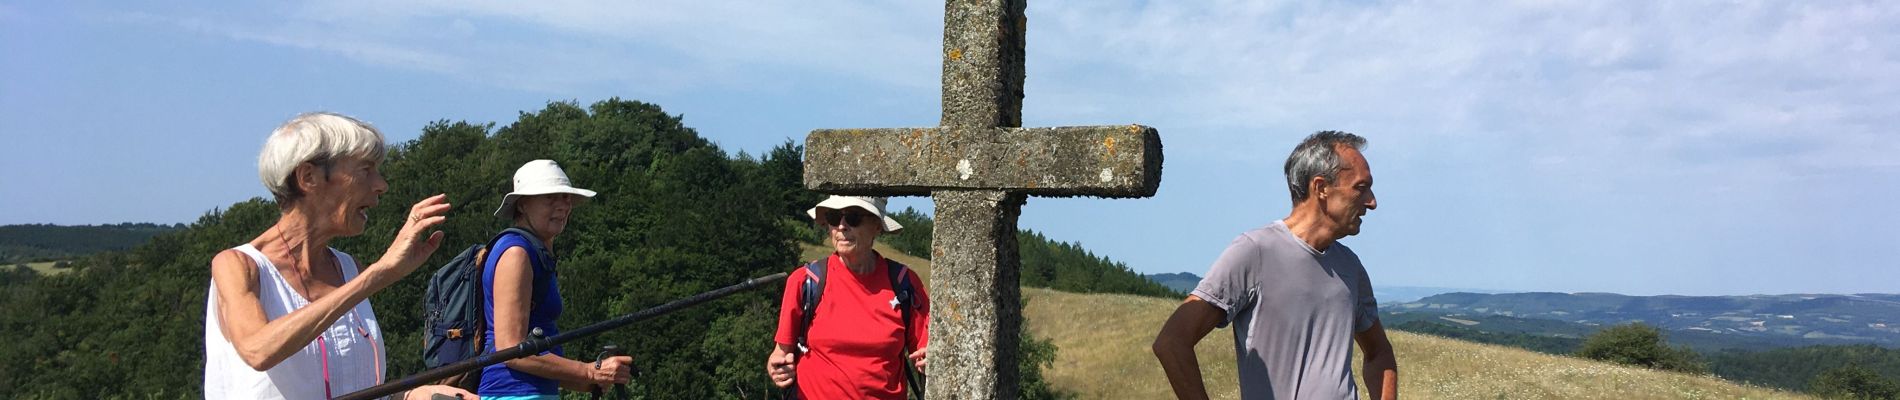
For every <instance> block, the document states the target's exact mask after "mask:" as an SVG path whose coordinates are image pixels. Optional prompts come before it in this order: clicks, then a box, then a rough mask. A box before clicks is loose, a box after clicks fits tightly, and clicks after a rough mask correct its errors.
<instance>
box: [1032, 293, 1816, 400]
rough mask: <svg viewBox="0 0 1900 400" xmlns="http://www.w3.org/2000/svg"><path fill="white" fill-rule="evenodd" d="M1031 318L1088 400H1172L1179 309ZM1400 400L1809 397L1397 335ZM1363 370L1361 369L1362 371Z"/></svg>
mask: <svg viewBox="0 0 1900 400" xmlns="http://www.w3.org/2000/svg"><path fill="white" fill-rule="evenodd" d="M1023 293H1024V296H1025V297H1027V298H1028V304H1027V306H1026V307H1025V310H1024V314H1025V315H1024V318H1025V319H1026V320H1027V321H1028V322H1027V325H1028V328H1029V329H1030V331H1031V333H1033V334H1034V335H1035V336H1036V337H1041V338H1050V339H1052V340H1054V342H1055V344H1056V347H1057V348H1059V349H1060V352H1059V353H1058V354H1057V358H1056V365H1055V367H1054V368H1050V369H1049V370H1047V371H1044V376H1045V377H1046V378H1047V379H1048V380H1049V381H1050V383H1052V384H1053V385H1055V386H1056V387H1057V388H1059V389H1063V390H1067V391H1070V392H1072V393H1076V394H1078V395H1079V397H1081V398H1132V399H1148V398H1170V397H1172V393H1171V392H1169V389H1168V385H1167V380H1166V378H1165V377H1163V375H1162V373H1161V367H1160V365H1159V364H1156V363H1155V361H1154V356H1153V355H1152V354H1151V353H1150V352H1149V350H1148V344H1149V343H1150V342H1151V341H1152V340H1153V338H1154V332H1155V331H1156V330H1158V329H1159V328H1160V326H1161V322H1162V321H1163V320H1166V319H1167V317H1168V314H1169V313H1171V312H1173V310H1174V306H1175V304H1176V302H1175V301H1174V300H1168V299H1157V298H1149V297H1139V296H1127V295H1108V294H1076V293H1066V292H1059V291H1053V290H1046V289H1030V288H1025V289H1023ZM1391 338H1392V343H1393V347H1394V348H1395V349H1396V351H1397V352H1398V359H1399V365H1400V367H1399V371H1400V372H1399V377H1400V379H1399V382H1400V386H1399V393H1400V394H1402V395H1404V396H1405V398H1411V399H1475V398H1486V399H1489V398H1501V399H1540V398H1542V399H1740V398H1747V399H1770V398H1773V399H1800V398H1808V397H1806V396H1803V395H1799V394H1793V393H1787V392H1778V391H1774V390H1769V389H1764V388H1758V387H1747V386H1742V385H1736V384H1733V383H1729V382H1726V381H1722V380H1720V379H1716V378H1713V377H1702V376H1690V375H1683V374H1675V373H1665V372H1658V371H1650V370H1644V369H1636V368H1626V367H1618V366H1614V365H1610V364H1604V363H1598V362H1592V361H1585V360H1580V359H1575V358H1569V357H1559V356H1552V355H1547V354H1540V353H1534V352H1530V351H1525V350H1519V349H1514V348H1509V347H1502V346H1492V345H1483V344H1476V343H1471V342H1463V341H1457V340H1451V339H1445V338H1440V337H1436V336H1429V335H1420V334H1413V333H1408V332H1402V331H1392V332H1391ZM1195 350H1196V353H1197V354H1199V355H1200V358H1201V364H1202V368H1201V371H1202V373H1203V374H1205V375H1206V376H1205V379H1206V381H1207V382H1208V386H1209V387H1210V392H1211V394H1213V395H1214V397H1215V398H1227V399H1232V398H1238V393H1237V391H1238V390H1239V389H1238V388H1237V387H1236V386H1235V384H1234V383H1233V382H1235V377H1234V357H1233V331H1231V330H1228V329H1220V330H1215V331H1214V332H1213V333H1211V334H1209V335H1208V338H1207V340H1204V341H1202V343H1201V345H1200V346H1199V347H1197V348H1196V349H1195ZM1355 364H1356V363H1355Z"/></svg>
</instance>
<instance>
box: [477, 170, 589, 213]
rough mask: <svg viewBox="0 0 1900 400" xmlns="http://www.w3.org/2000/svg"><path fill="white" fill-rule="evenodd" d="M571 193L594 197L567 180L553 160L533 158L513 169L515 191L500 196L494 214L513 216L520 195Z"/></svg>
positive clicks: (564, 172)
mask: <svg viewBox="0 0 1900 400" xmlns="http://www.w3.org/2000/svg"><path fill="white" fill-rule="evenodd" d="M555 193H572V194H578V195H581V197H582V198H592V197H594V191H592V190H587V189H581V188H577V187H574V184H573V183H572V182H569V181H568V180H567V171H562V170H561V165H560V164H555V163H554V160H534V161H529V162H528V163H527V164H522V165H521V168H520V169H516V170H515V191H513V192H509V193H508V195H507V196H502V197H501V208H496V209H495V216H497V217H501V218H502V219H514V218H515V200H518V199H520V198H521V197H522V196H537V195H543V194H555Z"/></svg>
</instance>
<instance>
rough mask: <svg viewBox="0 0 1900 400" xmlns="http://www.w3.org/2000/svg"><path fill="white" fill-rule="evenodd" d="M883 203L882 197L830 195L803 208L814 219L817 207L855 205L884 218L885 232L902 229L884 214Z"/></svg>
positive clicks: (831, 207)
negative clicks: (816, 204)
mask: <svg viewBox="0 0 1900 400" xmlns="http://www.w3.org/2000/svg"><path fill="white" fill-rule="evenodd" d="M884 203H885V200H884V198H883V197H863V196H831V197H828V198H825V201H820V202H818V206H817V207H812V208H811V209H810V210H805V215H809V216H811V219H812V220H814V221H815V220H817V219H818V209H820V208H829V209H833V210H843V209H845V208H846V207H857V208H862V209H864V211H870V212H871V214H873V215H877V217H878V218H879V219H882V220H884V231H885V232H890V233H897V231H900V230H903V229H904V226H903V225H899V224H898V223H897V220H894V219H891V217H890V216H887V215H884Z"/></svg>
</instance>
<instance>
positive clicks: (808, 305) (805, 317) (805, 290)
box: [797, 257, 829, 353]
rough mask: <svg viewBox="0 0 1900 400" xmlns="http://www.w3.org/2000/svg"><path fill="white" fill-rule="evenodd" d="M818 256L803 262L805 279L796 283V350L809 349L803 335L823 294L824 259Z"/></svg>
mask: <svg viewBox="0 0 1900 400" xmlns="http://www.w3.org/2000/svg"><path fill="white" fill-rule="evenodd" d="M827 258H829V257H826V258H820V259H817V260H813V261H812V262H811V263H809V264H805V281H804V282H802V283H800V284H799V285H798V311H799V322H798V343H797V345H798V352H800V353H804V352H808V351H811V348H810V347H809V346H806V344H805V336H806V335H807V334H808V333H810V332H811V319H812V315H813V314H815V313H817V311H818V301H819V300H822V299H823V298H824V296H825V260H826V259H827Z"/></svg>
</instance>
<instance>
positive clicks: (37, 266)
mask: <svg viewBox="0 0 1900 400" xmlns="http://www.w3.org/2000/svg"><path fill="white" fill-rule="evenodd" d="M58 263H59V262H58V261H47V262H36V263H26V267H27V268H32V269H33V271H35V272H39V273H40V275H56V274H63V273H67V272H70V271H72V269H69V268H53V264H58ZM6 267H12V266H11V265H8V266H6Z"/></svg>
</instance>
